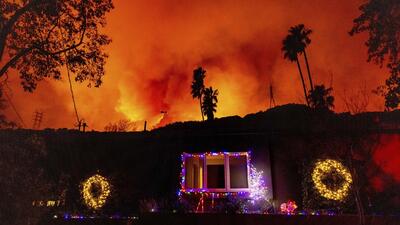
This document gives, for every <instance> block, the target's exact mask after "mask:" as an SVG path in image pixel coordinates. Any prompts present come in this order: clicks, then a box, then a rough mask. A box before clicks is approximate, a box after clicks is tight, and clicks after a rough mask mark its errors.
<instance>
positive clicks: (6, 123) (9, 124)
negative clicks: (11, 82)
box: [0, 87, 17, 129]
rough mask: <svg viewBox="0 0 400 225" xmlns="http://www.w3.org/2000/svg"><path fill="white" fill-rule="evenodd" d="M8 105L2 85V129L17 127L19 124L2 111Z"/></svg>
mask: <svg viewBox="0 0 400 225" xmlns="http://www.w3.org/2000/svg"><path fill="white" fill-rule="evenodd" d="M6 107H7V104H6V101H5V99H4V97H3V90H2V88H1V87H0V129H5V128H15V127H17V124H15V123H14V122H11V121H9V120H7V118H6V116H5V115H4V114H3V113H2V111H3V110H4V109H5V108H6Z"/></svg>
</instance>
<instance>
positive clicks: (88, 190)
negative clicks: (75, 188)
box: [81, 174, 111, 209]
mask: <svg viewBox="0 0 400 225" xmlns="http://www.w3.org/2000/svg"><path fill="white" fill-rule="evenodd" d="M94 188H97V190H94ZM94 191H97V192H98V193H96V195H94V193H93V192H94ZM81 192H82V196H83V200H84V201H85V204H86V205H87V206H88V207H90V208H93V209H100V208H101V207H103V206H104V204H106V200H107V198H108V196H109V195H110V192H111V188H110V183H109V182H108V181H107V179H106V178H105V177H103V176H100V175H98V174H96V175H93V176H91V177H89V178H88V179H87V180H86V181H85V182H83V187H82V191H81Z"/></svg>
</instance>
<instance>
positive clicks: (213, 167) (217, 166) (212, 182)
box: [182, 152, 250, 192]
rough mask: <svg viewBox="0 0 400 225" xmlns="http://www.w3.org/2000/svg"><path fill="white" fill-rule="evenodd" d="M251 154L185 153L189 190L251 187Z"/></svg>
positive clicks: (185, 179)
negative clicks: (249, 158) (249, 160)
mask: <svg viewBox="0 0 400 225" xmlns="http://www.w3.org/2000/svg"><path fill="white" fill-rule="evenodd" d="M248 157H249V156H248V153H247V152H239V153H227V152H226V153H204V154H187V153H184V154H183V158H182V159H183V160H184V164H183V168H182V176H183V177H182V178H183V179H182V188H184V189H185V190H186V191H189V192H190V191H199V190H200V189H201V190H202V191H209V192H243V191H248V188H249V172H250V171H249V165H248V163H249V162H248Z"/></svg>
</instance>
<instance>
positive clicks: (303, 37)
mask: <svg viewBox="0 0 400 225" xmlns="http://www.w3.org/2000/svg"><path fill="white" fill-rule="evenodd" d="M311 33H312V30H310V29H308V28H306V27H305V26H304V24H299V25H296V26H294V27H291V28H290V29H289V35H291V36H293V37H295V39H296V41H297V42H298V43H297V44H296V45H297V47H298V49H297V53H299V54H303V55H304V59H305V61H306V66H307V72H308V79H309V81H310V87H311V91H312V90H313V89H314V85H313V82H312V79H311V73H310V66H309V64H308V58H307V54H306V48H307V46H308V45H309V44H310V43H311V39H310V38H309V37H308V36H309V35H310V34H311Z"/></svg>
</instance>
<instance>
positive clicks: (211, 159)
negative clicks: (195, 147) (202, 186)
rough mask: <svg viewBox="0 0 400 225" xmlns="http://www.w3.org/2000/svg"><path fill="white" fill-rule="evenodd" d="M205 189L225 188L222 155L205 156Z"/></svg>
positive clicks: (223, 158) (223, 159)
mask: <svg viewBox="0 0 400 225" xmlns="http://www.w3.org/2000/svg"><path fill="white" fill-rule="evenodd" d="M206 165H207V188H209V189H214V188H215V189H220V188H225V157H224V155H216V156H214V155H210V156H206Z"/></svg>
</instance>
